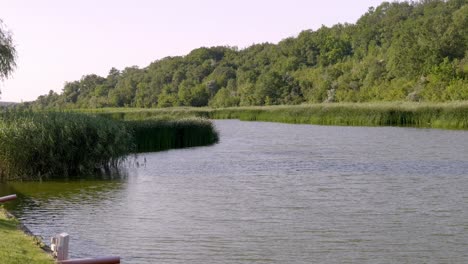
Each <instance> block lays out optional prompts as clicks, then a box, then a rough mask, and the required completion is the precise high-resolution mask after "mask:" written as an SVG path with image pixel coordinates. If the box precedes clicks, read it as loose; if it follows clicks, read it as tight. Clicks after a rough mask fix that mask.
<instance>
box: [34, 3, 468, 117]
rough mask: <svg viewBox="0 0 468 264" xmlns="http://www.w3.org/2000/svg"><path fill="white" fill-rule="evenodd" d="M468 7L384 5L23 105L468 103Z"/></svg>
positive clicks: (88, 80) (79, 84) (73, 86)
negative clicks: (347, 19) (344, 20)
mask: <svg viewBox="0 0 468 264" xmlns="http://www.w3.org/2000/svg"><path fill="white" fill-rule="evenodd" d="M467 3H468V1H467V0H448V1H441V0H424V1H416V2H394V3H388V2H385V3H383V4H381V5H380V6H378V7H376V8H369V10H368V12H367V13H365V14H364V15H363V16H362V17H361V18H360V19H359V20H358V21H357V22H356V23H355V24H337V25H335V26H333V27H331V28H330V27H321V28H320V29H318V30H316V31H313V30H305V31H302V32H300V33H299V35H298V36H297V37H291V38H287V39H284V40H282V41H281V42H279V43H278V44H271V43H263V44H256V45H252V46H250V47H248V48H245V49H242V50H238V49H237V48H236V47H221V46H220V47H211V48H205V47H202V48H198V49H195V50H193V51H192V52H190V53H189V54H188V55H186V56H181V57H167V58H164V59H161V60H157V61H154V62H153V63H151V64H150V65H149V66H147V67H145V68H142V69H140V68H138V67H128V68H125V69H123V70H121V71H120V70H117V69H115V68H112V69H111V70H110V72H109V74H108V75H107V76H106V77H101V76H97V75H95V74H90V75H86V76H83V77H82V78H81V80H77V81H71V82H68V83H66V84H65V86H64V88H63V92H62V93H61V94H56V93H54V92H52V91H51V92H50V93H49V94H48V95H44V96H40V97H39V98H38V99H37V100H36V101H35V102H32V103H30V106H32V107H33V108H35V109H43V108H76V107H79V108H99V107H123V106H128V107H169V106H206V105H210V106H213V107H228V106H249V105H275V104H299V103H304V102H311V103H312V102H314V103H315V102H366V101H404V100H408V101H437V102H439V101H452V100H468V4H467Z"/></svg>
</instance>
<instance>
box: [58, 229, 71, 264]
mask: <svg viewBox="0 0 468 264" xmlns="http://www.w3.org/2000/svg"><path fill="white" fill-rule="evenodd" d="M69 242H70V236H69V235H68V234H67V233H61V234H59V235H58V236H57V260H58V261H61V260H67V259H68V243H69Z"/></svg>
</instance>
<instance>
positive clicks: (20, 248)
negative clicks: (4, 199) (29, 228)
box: [0, 207, 54, 264]
mask: <svg viewBox="0 0 468 264" xmlns="http://www.w3.org/2000/svg"><path fill="white" fill-rule="evenodd" d="M0 263H2V264H25V263H34V264H51V263H54V261H53V259H52V257H51V256H49V255H48V254H46V253H45V252H44V251H42V250H41V249H40V248H39V247H38V245H37V243H36V242H35V241H34V239H33V238H32V237H29V236H27V235H26V234H24V233H23V232H22V231H21V230H19V229H18V221H17V220H16V219H11V218H10V219H9V218H7V217H6V213H5V211H4V210H3V208H1V207H0Z"/></svg>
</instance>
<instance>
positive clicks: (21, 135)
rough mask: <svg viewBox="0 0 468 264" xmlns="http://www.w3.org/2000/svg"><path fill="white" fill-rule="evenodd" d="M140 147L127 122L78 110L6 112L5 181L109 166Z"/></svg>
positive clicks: (1, 157)
mask: <svg viewBox="0 0 468 264" xmlns="http://www.w3.org/2000/svg"><path fill="white" fill-rule="evenodd" d="M133 148H134V144H133V137H132V134H131V133H130V131H128V130H127V129H126V126H125V125H124V124H122V123H120V122H115V121H112V120H108V119H105V118H102V117H94V116H90V115H84V114H78V113H56V112H41V113H33V112H3V113H1V114H0V180H17V179H27V180H38V179H44V178H53V177H60V178H67V177H73V176H76V175H84V174H91V173H94V172H96V171H97V170H106V171H107V170H109V169H111V168H115V167H117V166H118V164H119V163H120V161H121V160H122V157H124V155H126V154H128V153H129V152H131V151H132V150H133Z"/></svg>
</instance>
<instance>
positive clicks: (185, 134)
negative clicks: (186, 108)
mask: <svg viewBox="0 0 468 264" xmlns="http://www.w3.org/2000/svg"><path fill="white" fill-rule="evenodd" d="M125 123H126V125H127V127H128V128H129V129H130V131H132V133H133V136H134V138H135V141H136V149H137V152H152V151H161V150H166V149H172V148H186V147H195V146H206V145H211V144H214V143H216V142H218V133H217V132H216V130H215V129H214V127H213V124H212V123H211V122H209V121H208V120H205V119H200V118H190V119H181V120H170V119H149V120H143V121H126V122H125Z"/></svg>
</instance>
